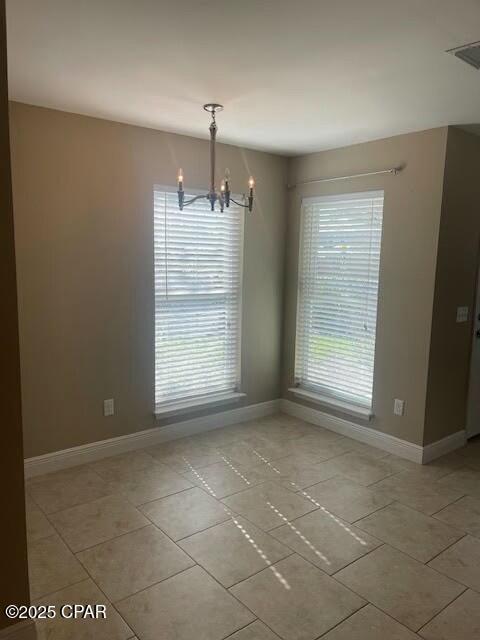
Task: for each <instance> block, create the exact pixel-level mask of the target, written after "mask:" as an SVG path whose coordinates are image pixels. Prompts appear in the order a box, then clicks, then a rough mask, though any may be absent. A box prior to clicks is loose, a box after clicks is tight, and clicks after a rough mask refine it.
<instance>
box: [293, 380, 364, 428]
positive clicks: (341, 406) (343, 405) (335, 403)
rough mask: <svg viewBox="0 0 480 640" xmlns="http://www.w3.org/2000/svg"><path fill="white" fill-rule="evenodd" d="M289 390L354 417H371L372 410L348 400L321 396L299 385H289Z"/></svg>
mask: <svg viewBox="0 0 480 640" xmlns="http://www.w3.org/2000/svg"><path fill="white" fill-rule="evenodd" d="M289 391H290V393H293V394H295V395H296V396H299V397H300V398H304V399H305V400H309V401H310V402H315V403H316V404H320V405H323V406H325V407H328V408H330V409H335V410H336V411H341V412H342V413H346V414H348V415H351V416H354V417H355V418H361V419H362V420H370V419H371V418H372V417H373V413H372V410H371V409H369V408H367V407H362V406H360V405H357V404H351V403H350V402H344V401H343V400H336V399H335V398H329V397H328V396H323V395H321V394H320V393H314V392H313V391H307V390H306V389H301V388H300V387H291V388H290V389H289Z"/></svg>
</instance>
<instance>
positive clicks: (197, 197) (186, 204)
mask: <svg viewBox="0 0 480 640" xmlns="http://www.w3.org/2000/svg"><path fill="white" fill-rule="evenodd" d="M201 198H203V199H205V198H208V196H206V195H201V196H195V197H194V198H190V199H189V200H185V201H184V202H183V205H184V206H185V207H187V206H188V205H189V204H193V203H194V202H195V201H196V200H200V199H201Z"/></svg>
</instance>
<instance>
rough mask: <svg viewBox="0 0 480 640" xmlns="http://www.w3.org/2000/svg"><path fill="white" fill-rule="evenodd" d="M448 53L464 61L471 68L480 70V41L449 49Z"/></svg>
mask: <svg viewBox="0 0 480 640" xmlns="http://www.w3.org/2000/svg"><path fill="white" fill-rule="evenodd" d="M447 53H453V55H454V56H456V57H457V58H460V60H463V61H464V62H466V63H467V64H469V65H470V66H471V67H474V68H475V69H480V41H479V42H472V43H471V44H465V45H463V47H455V49H448V51H447Z"/></svg>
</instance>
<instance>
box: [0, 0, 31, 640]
mask: <svg viewBox="0 0 480 640" xmlns="http://www.w3.org/2000/svg"><path fill="white" fill-rule="evenodd" d="M0 256H1V265H0V296H1V300H2V312H1V313H0V332H1V335H2V357H1V358H0V388H1V390H2V401H1V403H0V424H1V426H2V447H1V453H0V508H1V511H2V527H1V529H0V531H1V533H0V547H1V549H2V553H1V557H0V629H3V627H7V626H8V625H10V624H13V623H14V622H16V621H15V620H9V619H8V618H7V617H6V615H5V607H6V606H7V605H9V604H17V605H20V604H28V602H29V593H28V568H27V541H26V531H25V496H24V487H23V447H22V411H21V393H20V357H19V350H18V312H17V291H16V276H15V243H14V233H13V211H12V185H11V179H10V149H9V137H8V91H7V46H6V35H5V3H4V1H3V0H0Z"/></svg>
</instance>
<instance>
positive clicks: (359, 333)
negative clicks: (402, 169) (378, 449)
mask: <svg viewBox="0 0 480 640" xmlns="http://www.w3.org/2000/svg"><path fill="white" fill-rule="evenodd" d="M382 216H383V191H375V192H368V193H357V194H350V195H343V196H325V197H315V198H306V199H304V200H303V201H302V231H301V245H300V256H299V290H298V313H297V337H296V362H295V378H296V384H297V386H299V387H302V388H304V389H306V390H308V391H312V392H314V393H315V392H316V393H318V394H320V395H322V396H327V398H328V397H330V398H333V399H337V400H340V401H343V402H348V403H352V404H355V405H359V406H361V407H367V408H370V407H371V405H372V388H373V367H374V356H375V335H376V319H377V298H378V275H379V266H380V245H381V235H382Z"/></svg>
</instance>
